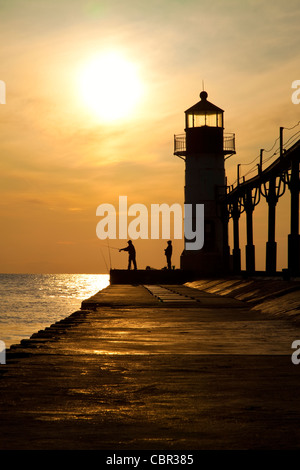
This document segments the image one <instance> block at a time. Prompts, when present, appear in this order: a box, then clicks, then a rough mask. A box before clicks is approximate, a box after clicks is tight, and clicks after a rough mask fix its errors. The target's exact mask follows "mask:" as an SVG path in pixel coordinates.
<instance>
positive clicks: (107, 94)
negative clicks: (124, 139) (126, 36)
mask: <svg viewBox="0 0 300 470" xmlns="http://www.w3.org/2000/svg"><path fill="white" fill-rule="evenodd" d="M80 87H81V93H82V98H83V101H84V103H85V104H86V105H87V106H88V107H89V108H90V109H91V110H92V111H93V112H94V113H95V114H96V115H97V116H99V117H100V118H101V119H102V120H103V121H114V120H117V119H121V118H128V117H130V116H131V115H132V114H133V111H134V109H135V107H136V106H137V104H138V102H139V100H140V98H141V96H142V92H143V85H142V81H141V79H140V77H139V73H138V68H137V66H136V65H135V64H134V63H132V62H131V61H129V60H127V59H126V58H125V57H124V56H122V55H121V54H119V53H117V52H108V53H105V54H101V55H99V56H96V57H94V58H93V59H92V60H91V61H89V62H88V63H87V64H85V65H84V66H83V67H82V71H81V73H80Z"/></svg>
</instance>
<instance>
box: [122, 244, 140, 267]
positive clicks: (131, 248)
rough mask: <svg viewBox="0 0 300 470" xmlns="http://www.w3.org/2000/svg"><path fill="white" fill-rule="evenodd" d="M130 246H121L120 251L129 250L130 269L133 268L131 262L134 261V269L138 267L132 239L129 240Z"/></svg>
mask: <svg viewBox="0 0 300 470" xmlns="http://www.w3.org/2000/svg"><path fill="white" fill-rule="evenodd" d="M127 243H128V246H126V247H125V248H121V249H120V250H119V252H120V251H128V269H129V270H130V269H131V263H133V267H134V269H136V259H135V248H134V246H133V243H132V241H131V240H128V242H127Z"/></svg>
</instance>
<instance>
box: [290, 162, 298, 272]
mask: <svg viewBox="0 0 300 470" xmlns="http://www.w3.org/2000/svg"><path fill="white" fill-rule="evenodd" d="M289 189H290V193H291V233H290V234H289V235H288V270H289V273H290V274H291V275H293V276H295V275H296V274H298V273H299V272H300V260H299V255H300V249H299V244H300V241H299V189H300V185H299V161H298V160H293V161H292V168H291V179H290V184H289Z"/></svg>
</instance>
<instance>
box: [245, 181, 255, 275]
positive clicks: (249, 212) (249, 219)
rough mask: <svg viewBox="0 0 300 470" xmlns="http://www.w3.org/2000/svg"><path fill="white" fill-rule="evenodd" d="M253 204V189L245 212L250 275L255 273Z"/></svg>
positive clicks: (248, 189) (250, 190) (249, 193)
mask: <svg viewBox="0 0 300 470" xmlns="http://www.w3.org/2000/svg"><path fill="white" fill-rule="evenodd" d="M253 208H254V207H253V202H252V189H251V188H247V192H246V194H245V210H246V232H247V245H246V271H247V273H248V274H253V273H254V272H255V247H254V245H253Z"/></svg>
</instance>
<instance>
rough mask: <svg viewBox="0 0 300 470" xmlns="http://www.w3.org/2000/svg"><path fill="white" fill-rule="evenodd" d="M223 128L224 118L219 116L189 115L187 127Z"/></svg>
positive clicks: (219, 114)
mask: <svg viewBox="0 0 300 470" xmlns="http://www.w3.org/2000/svg"><path fill="white" fill-rule="evenodd" d="M202 126H210V127H223V116H222V114H221V113H218V114H188V115H187V127H189V128H191V127H202Z"/></svg>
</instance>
